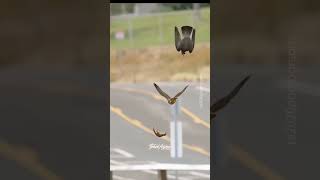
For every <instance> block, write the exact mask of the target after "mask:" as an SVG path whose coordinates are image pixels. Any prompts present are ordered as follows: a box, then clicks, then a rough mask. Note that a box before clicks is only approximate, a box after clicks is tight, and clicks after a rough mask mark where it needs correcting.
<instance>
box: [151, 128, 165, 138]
mask: <svg viewBox="0 0 320 180" xmlns="http://www.w3.org/2000/svg"><path fill="white" fill-rule="evenodd" d="M152 129H153V132H154V134H155V135H156V136H158V137H162V136H165V135H167V133H160V132H159V131H156V130H154V128H152Z"/></svg>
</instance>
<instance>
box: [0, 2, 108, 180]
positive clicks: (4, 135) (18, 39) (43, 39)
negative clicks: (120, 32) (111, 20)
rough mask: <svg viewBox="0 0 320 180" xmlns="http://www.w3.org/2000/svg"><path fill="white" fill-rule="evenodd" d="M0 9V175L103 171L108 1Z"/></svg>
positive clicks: (70, 175) (71, 175)
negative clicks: (106, 3) (105, 2)
mask: <svg viewBox="0 0 320 180" xmlns="http://www.w3.org/2000/svg"><path fill="white" fill-rule="evenodd" d="M0 14H1V16H0V19H1V21H0V26H1V28H0V39H1V41H0V47H1V54H0V99H1V101H0V109H1V110H0V111H1V115H0V119H1V124H0V169H1V170H0V179H26V180H29V179H50V180H57V179H105V174H104V173H105V169H106V167H107V165H108V163H106V161H107V155H106V152H107V151H108V141H109V138H107V127H108V124H109V123H108V122H107V119H108V115H107V114H108V111H107V110H106V108H107V107H108V105H107V104H108V102H109V101H106V97H107V94H108V93H106V92H108V89H109V88H106V87H108V86H109V85H108V83H106V82H107V80H108V78H107V77H108V71H107V69H108V63H107V61H106V60H107V59H108V56H107V54H108V49H107V39H108V36H107V35H108V33H107V32H108V29H109V26H108V21H107V19H108V18H107V15H106V9H105V7H104V2H103V1H100V2H99V1H95V2H88V1H83V0H81V1H68V2H66V1H61V0H58V1H45V2H44V1H40V0H32V1H28V2H27V1H24V2H21V1H16V0H13V1H11V0H10V1H7V0H5V1H1V2H0ZM106 49H107V50H106ZM106 89H107V90H106Z"/></svg>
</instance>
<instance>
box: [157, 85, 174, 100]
mask: <svg viewBox="0 0 320 180" xmlns="http://www.w3.org/2000/svg"><path fill="white" fill-rule="evenodd" d="M153 85H154V87H156V89H157V91H158V92H159V94H161V95H162V96H163V97H165V98H166V99H167V100H169V99H171V97H170V96H169V95H168V94H166V93H165V92H163V91H162V90H161V89H160V87H159V86H158V85H157V84H156V83H153Z"/></svg>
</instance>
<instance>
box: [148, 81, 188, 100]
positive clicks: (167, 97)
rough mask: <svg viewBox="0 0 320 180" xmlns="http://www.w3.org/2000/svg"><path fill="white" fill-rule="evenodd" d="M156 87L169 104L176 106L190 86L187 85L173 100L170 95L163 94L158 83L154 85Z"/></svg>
mask: <svg viewBox="0 0 320 180" xmlns="http://www.w3.org/2000/svg"><path fill="white" fill-rule="evenodd" d="M153 85H154V87H156V89H157V91H158V92H159V93H160V94H161V95H162V96H163V97H165V98H166V99H167V100H168V103H169V104H171V105H172V104H174V103H176V101H177V99H178V97H179V96H180V95H181V94H182V93H183V92H184V91H185V90H186V89H187V87H188V86H189V85H187V86H186V87H185V88H184V89H183V90H182V91H180V92H179V93H178V94H177V95H175V96H174V97H173V98H171V97H170V96H169V95H168V94H166V93H165V92H163V91H162V90H161V89H160V87H159V86H158V85H157V84H156V83H153Z"/></svg>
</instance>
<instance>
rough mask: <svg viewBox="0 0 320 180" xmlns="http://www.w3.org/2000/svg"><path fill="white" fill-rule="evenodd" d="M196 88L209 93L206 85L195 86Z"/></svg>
mask: <svg viewBox="0 0 320 180" xmlns="http://www.w3.org/2000/svg"><path fill="white" fill-rule="evenodd" d="M196 88H197V89H199V90H200V91H204V92H207V93H210V88H206V87H203V86H196Z"/></svg>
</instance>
